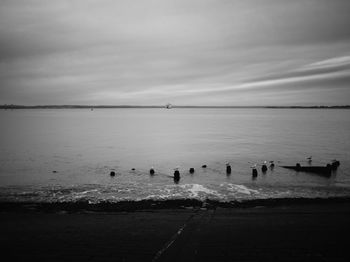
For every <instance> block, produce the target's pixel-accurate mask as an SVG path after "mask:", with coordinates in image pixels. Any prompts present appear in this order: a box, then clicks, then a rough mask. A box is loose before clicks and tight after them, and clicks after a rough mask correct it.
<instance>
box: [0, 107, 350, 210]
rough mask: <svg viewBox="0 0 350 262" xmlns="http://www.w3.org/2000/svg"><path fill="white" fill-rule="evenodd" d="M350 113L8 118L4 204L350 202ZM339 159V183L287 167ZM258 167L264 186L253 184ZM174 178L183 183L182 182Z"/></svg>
mask: <svg viewBox="0 0 350 262" xmlns="http://www.w3.org/2000/svg"><path fill="white" fill-rule="evenodd" d="M349 113H350V111H349V110H347V109H300V108H299V109H286V108H283V109H278V108H274V109H273V108H270V109H269V108H172V109H166V108H109V109H108V108H105V109H102V108H95V109H94V110H90V109H86V108H85V109H84V108H83V109H17V110H0V122H1V135H0V201H1V202H20V203H22V202H30V203H67V202H69V203H73V202H74V203H75V202H82V201H83V202H85V203H89V204H98V203H106V202H107V203H118V202H122V201H124V202H125V201H130V202H137V201H143V200H149V201H152V200H155V201H163V200H164V201H169V200H188V199H194V200H199V201H204V202H205V201H216V202H222V203H229V202H244V201H251V200H261V199H300V198H303V199H316V198H317V199H319V198H333V197H340V198H342V197H345V198H347V197H350V117H349ZM310 156H311V157H312V161H311V162H310V161H309V160H308V159H307V158H308V157H310ZM334 159H336V160H338V161H340V166H339V168H338V169H337V170H336V171H334V172H332V174H331V175H330V176H323V175H319V174H313V173H304V172H296V171H294V170H290V169H285V168H283V167H282V166H287V165H289V166H294V165H295V164H296V163H300V164H301V165H302V166H304V165H315V166H319V165H321V166H325V165H326V164H327V163H331V161H332V160H334ZM265 161H266V163H267V166H268V170H267V171H266V172H265V173H263V172H262V171H261V167H262V165H263V163H264V162H265ZM270 161H274V164H275V166H274V168H270V166H269V165H270ZM226 164H229V165H230V166H231V169H232V172H231V174H227V173H226ZM203 165H206V167H205V168H204V167H202V166H203ZM254 165H255V166H256V168H257V171H258V176H257V177H253V176H252V166H254ZM151 168H153V169H154V171H155V173H154V174H153V175H151V174H150V172H149V171H150V169H151ZM190 168H194V173H190V172H189V169H190ZM175 169H177V170H178V171H179V172H180V179H179V180H174V170H175ZM111 172H115V176H111V175H110V174H111Z"/></svg>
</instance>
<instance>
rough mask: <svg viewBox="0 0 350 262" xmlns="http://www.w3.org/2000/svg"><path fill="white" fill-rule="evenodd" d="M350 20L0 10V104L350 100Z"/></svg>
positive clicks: (240, 5)
mask: <svg viewBox="0 0 350 262" xmlns="http://www.w3.org/2000/svg"><path fill="white" fill-rule="evenodd" d="M349 13H350V1H348V0H333V1H328V0H304V1H287V0H265V1H261V0H246V1H240V0H232V1H212V0H178V1H173V0H147V1H144V0H139V1H137V0H135V1H127V0H101V1H94V0H69V1H68V0H62V1H44V0H12V1H1V2H0V36H1V37H0V103H19V104H50V103H53V104H65V103H75V104H79V103H98V104H104V103H108V104H125V103H129V104H164V103H167V102H171V103H174V104H184V103H186V104H196V103H197V104H218V105H220V104H242V103H246V104H259V103H261V101H260V98H261V97H262V95H265V94H267V93H269V98H271V99H272V98H274V99H276V100H275V101H274V100H269V102H270V103H272V104H274V103H289V104H290V103H293V101H294V102H297V101H299V99H298V96H297V94H299V96H300V97H303V99H305V100H307V99H310V103H315V100H314V98H315V97H318V98H324V99H325V100H327V99H328V100H327V101H328V103H333V104H337V103H345V102H346V101H347V100H349V91H347V90H346V89H345V88H344V87H345V86H346V85H348V84H349V78H348V74H349V70H350V56H349V53H350V48H349V46H350V16H349ZM324 17H327V18H328V19H324ZM327 86H332V87H339V88H338V90H339V92H340V93H341V94H342V95H339V97H336V98H334V97H330V96H329V95H328V93H327V91H326V89H327ZM307 90H308V91H307ZM310 90H314V91H313V92H314V93H312V92H311V91H310ZM316 92H318V93H317V95H315V93H316ZM291 94H293V95H291ZM292 98H293V99H294V100H293V101H291V99H292ZM265 101H266V100H265ZM321 101H324V100H323V99H320V102H321ZM349 103H350V102H349Z"/></svg>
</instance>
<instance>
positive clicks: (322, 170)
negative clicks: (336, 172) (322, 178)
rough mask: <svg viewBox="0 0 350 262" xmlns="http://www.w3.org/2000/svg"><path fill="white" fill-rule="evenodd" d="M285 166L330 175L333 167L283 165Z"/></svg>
mask: <svg viewBox="0 0 350 262" xmlns="http://www.w3.org/2000/svg"><path fill="white" fill-rule="evenodd" d="M282 167H283V168H288V169H293V170H295V171H298V172H299V171H300V172H307V173H315V174H320V175H327V176H330V175H331V174H332V169H331V168H330V167H327V166H282Z"/></svg>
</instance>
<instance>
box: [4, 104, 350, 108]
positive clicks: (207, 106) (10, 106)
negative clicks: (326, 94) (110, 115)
mask: <svg viewBox="0 0 350 262" xmlns="http://www.w3.org/2000/svg"><path fill="white" fill-rule="evenodd" d="M166 107H167V106H166V105H79V104H61V105H16V104H3V105H0V109H44V108H47V109H50V108H52V109H60V108H62V109H64V108H71V109H73V108H77V109H79V108H166ZM171 108H311V109H314V108H323V109H324V108H349V109H350V105H333V106H327V105H310V106H298V105H286V106H273V105H260V106H234V105H225V106H219V105H218V106H209V105H171Z"/></svg>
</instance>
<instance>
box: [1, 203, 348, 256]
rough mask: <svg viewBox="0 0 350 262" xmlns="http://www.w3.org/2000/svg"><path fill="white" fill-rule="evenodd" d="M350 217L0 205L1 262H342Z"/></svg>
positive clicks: (302, 208)
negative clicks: (72, 210) (16, 207)
mask: <svg viewBox="0 0 350 262" xmlns="http://www.w3.org/2000/svg"><path fill="white" fill-rule="evenodd" d="M2 207H4V206H2ZM51 211H52V210H51ZM349 218H350V203H349V202H332V203H331V202H319V203H305V204H287V205H284V204H281V205H277V206H269V207H266V206H264V207H263V206H255V207H235V208H232V207H231V208H223V207H218V206H216V207H213V208H209V209H207V208H200V207H192V208H191V207H187V208H182V209H180V208H172V209H144V210H134V211H119V212H102V211H98V212H92V211H89V210H85V211H82V210H80V211H76V212H67V211H65V210H64V209H60V210H55V212H47V211H45V210H42V209H41V210H38V209H33V210H31V211H30V209H29V210H28V208H27V209H24V208H22V209H11V208H4V209H2V211H1V212H0V232H1V233H0V246H1V250H2V251H1V252H2V254H1V255H2V257H6V258H7V260H8V261H28V260H34V261H349V259H350V253H349V250H348V244H349V238H350V225H349V221H350V220H349Z"/></svg>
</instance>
